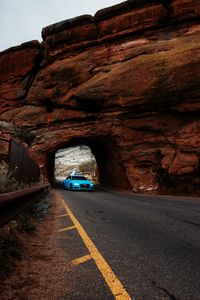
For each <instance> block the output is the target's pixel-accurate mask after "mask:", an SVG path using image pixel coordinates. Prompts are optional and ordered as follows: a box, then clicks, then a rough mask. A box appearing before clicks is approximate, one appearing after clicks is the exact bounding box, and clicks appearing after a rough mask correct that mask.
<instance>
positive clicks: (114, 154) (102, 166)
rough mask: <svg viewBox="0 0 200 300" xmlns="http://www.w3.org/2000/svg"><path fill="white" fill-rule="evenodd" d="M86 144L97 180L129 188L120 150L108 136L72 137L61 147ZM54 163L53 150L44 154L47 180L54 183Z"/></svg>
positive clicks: (109, 184)
mask: <svg viewBox="0 0 200 300" xmlns="http://www.w3.org/2000/svg"><path fill="white" fill-rule="evenodd" d="M80 144H81V145H87V146H88V147H89V148H90V150H91V152H92V154H93V155H94V158H95V160H96V164H97V174H96V175H97V182H98V183H100V184H101V185H103V186H107V187H111V188H120V189H124V190H127V189H130V184H129V182H128V180H127V179H126V172H125V168H124V166H123V164H122V163H121V159H120V151H119V150H118V148H117V145H116V143H115V141H114V140H113V139H111V138H110V137H105V136H101V137H97V138H94V139H91V138H86V139H84V138H82V139H74V140H71V141H69V142H67V143H66V142H65V143H64V144H63V145H62V148H63V149H65V148H68V147H75V146H79V145H80ZM54 163H55V152H52V153H48V154H47V156H46V164H45V165H46V167H45V172H46V175H47V178H48V181H49V182H50V183H51V184H52V185H53V184H54V167H55V166H54Z"/></svg>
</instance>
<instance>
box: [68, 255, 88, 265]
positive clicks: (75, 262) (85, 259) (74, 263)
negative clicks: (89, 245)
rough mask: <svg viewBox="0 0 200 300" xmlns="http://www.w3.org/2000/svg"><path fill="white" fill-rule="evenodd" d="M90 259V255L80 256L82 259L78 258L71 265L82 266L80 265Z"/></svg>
mask: <svg viewBox="0 0 200 300" xmlns="http://www.w3.org/2000/svg"><path fill="white" fill-rule="evenodd" d="M90 259H92V256H91V254H87V255H85V256H82V257H79V258H76V259H74V260H72V261H71V263H72V264H73V265H79V264H82V263H84V262H86V261H88V260H90Z"/></svg>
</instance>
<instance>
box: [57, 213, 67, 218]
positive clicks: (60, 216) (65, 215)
mask: <svg viewBox="0 0 200 300" xmlns="http://www.w3.org/2000/svg"><path fill="white" fill-rule="evenodd" d="M67 216H69V215H68V214H64V215H59V216H58V218H62V217H67Z"/></svg>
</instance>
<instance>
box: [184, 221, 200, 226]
mask: <svg viewBox="0 0 200 300" xmlns="http://www.w3.org/2000/svg"><path fill="white" fill-rule="evenodd" d="M180 221H181V222H183V223H187V224H190V225H194V226H197V227H200V224H198V223H194V222H190V221H187V220H181V219H180Z"/></svg>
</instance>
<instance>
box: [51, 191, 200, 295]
mask: <svg viewBox="0 0 200 300" xmlns="http://www.w3.org/2000/svg"><path fill="white" fill-rule="evenodd" d="M55 193H56V195H57V197H58V198H59V199H60V201H61V202H62V204H63V211H62V212H61V213H63V215H62V218H61V223H60V226H61V227H60V228H61V232H60V243H61V245H62V248H63V251H64V252H65V253H66V255H68V259H70V260H71V261H73V262H74V260H76V259H77V258H80V257H83V261H82V262H81V263H80V264H78V263H77V264H75V265H74V267H73V268H72V270H71V272H70V276H69V275H68V284H69V285H70V287H71V289H72V290H73V291H74V292H73V293H72V292H71V294H67V293H66V296H65V298H63V299H70V300H83V299H86V300H97V299H98V300H100V299H101V300H106V299H118V300H121V299H135V300H156V299H159V300H161V299H172V300H173V299H179V300H200V200H199V201H198V200H191V199H190V200H189V199H187V198H178V199H177V198H174V197H163V196H162V197H157V196H142V195H130V194H122V193H113V192H106V191H100V190H97V191H95V192H93V193H89V192H71V191H64V190H62V189H57V190H56V191H55ZM68 209H69V210H68ZM66 212H67V213H68V214H69V212H70V213H71V214H72V216H69V215H68V216H67V215H66ZM64 213H65V214H64ZM73 217H74V218H75V221H77V224H78V225H77V224H75V223H74V220H73ZM74 225H75V226H74ZM79 226H81V228H82V229H83V230H84V233H82V234H81V230H82V229H80V228H78V227H79ZM84 234H85V235H86V239H87V237H89V239H90V240H89V242H88V241H85V240H84ZM87 243H89V244H90V243H93V244H94V247H96V248H95V249H97V250H94V253H93V254H92V255H93V256H92V259H90V258H91V255H89V256H88V254H89V253H90V246H89V248H88V245H87ZM95 251H97V253H96V252H95ZM98 255H100V256H101V257H102V258H103V259H104V261H103V262H102V261H101V262H100V263H99V266H98V259H99V256H98ZM105 263H107V264H108V266H109V267H110V271H105V272H107V273H103V272H104V271H102V270H101V268H104V269H106V267H105ZM109 272H110V273H109ZM111 272H113V273H112V274H114V276H116V278H117V280H119V283H120V284H121V286H122V288H123V289H124V290H125V293H127V294H126V295H125V296H124V298H123V296H122V295H121V296H120V293H119V292H116V294H115V291H113V287H112V281H114V280H113V279H112V277H111V285H110V286H109V283H108V282H109V279H108V282H107V283H106V280H107V278H106V277H107V276H108V277H109V276H110V274H111ZM102 274H103V275H102ZM117 293H118V294H117ZM113 294H115V296H113ZM116 295H117V296H116ZM127 295H128V296H127Z"/></svg>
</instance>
